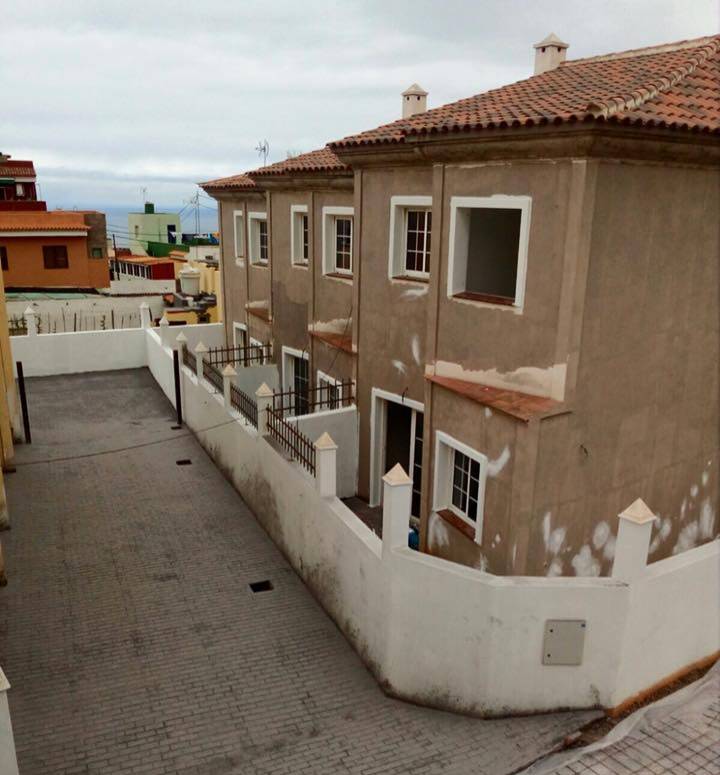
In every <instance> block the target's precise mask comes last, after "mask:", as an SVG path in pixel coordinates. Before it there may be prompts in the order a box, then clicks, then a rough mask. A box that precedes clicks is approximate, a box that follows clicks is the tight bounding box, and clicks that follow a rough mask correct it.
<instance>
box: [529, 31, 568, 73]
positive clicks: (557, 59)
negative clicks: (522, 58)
mask: <svg viewBox="0 0 720 775" xmlns="http://www.w3.org/2000/svg"><path fill="white" fill-rule="evenodd" d="M568 47H569V46H568V44H567V43H563V42H562V41H561V40H560V38H558V36H557V35H555V33H553V32H551V33H550V34H549V35H548V36H547V38H545V40H541V41H540V42H539V43H536V44H535V75H540V73H546V72H547V71H548V70H554V69H555V68H556V67H557V66H558V65H559V64H561V63H562V62H564V61H565V55H566V53H567V50H568Z"/></svg>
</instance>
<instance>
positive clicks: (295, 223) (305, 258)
mask: <svg viewBox="0 0 720 775" xmlns="http://www.w3.org/2000/svg"><path fill="white" fill-rule="evenodd" d="M290 229H291V234H290V260H291V262H292V263H293V264H296V265H300V266H303V265H307V264H308V262H309V260H310V225H309V220H308V208H307V205H292V207H291V208H290Z"/></svg>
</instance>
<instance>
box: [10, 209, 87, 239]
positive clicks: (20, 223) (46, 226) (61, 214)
mask: <svg viewBox="0 0 720 775" xmlns="http://www.w3.org/2000/svg"><path fill="white" fill-rule="evenodd" d="M89 228H90V227H89V226H88V225H87V224H86V223H85V220H84V218H83V214H82V213H76V212H68V211H65V210H53V211H52V212H43V211H39V212H0V231H77V232H82V233H87V231H88V230H89ZM78 236H82V235H81V234H78Z"/></svg>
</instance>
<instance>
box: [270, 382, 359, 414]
mask: <svg viewBox="0 0 720 775" xmlns="http://www.w3.org/2000/svg"><path fill="white" fill-rule="evenodd" d="M354 403H355V385H354V383H353V381H352V380H351V379H348V380H341V381H339V382H337V383H336V384H334V385H329V384H327V383H326V384H324V385H318V386H317V387H314V388H309V389H308V390H307V391H305V392H302V393H301V392H299V391H297V390H283V391H281V392H279V393H273V411H275V412H279V413H280V414H281V415H282V416H283V417H285V416H286V415H295V416H298V415H302V414H310V413H312V412H317V411H320V410H324V409H342V408H343V407H346V406H352V405H353V404H354Z"/></svg>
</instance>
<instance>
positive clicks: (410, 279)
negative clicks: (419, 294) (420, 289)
mask: <svg viewBox="0 0 720 775" xmlns="http://www.w3.org/2000/svg"><path fill="white" fill-rule="evenodd" d="M390 282H391V283H393V284H394V283H398V284H403V285H405V284H408V283H410V284H412V285H429V283H430V275H429V274H427V275H422V276H419V277H414V276H413V275H409V274H399V275H395V276H394V277H391V278H390Z"/></svg>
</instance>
